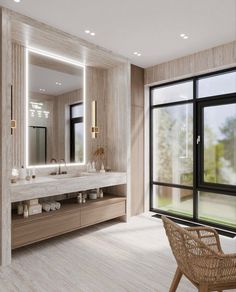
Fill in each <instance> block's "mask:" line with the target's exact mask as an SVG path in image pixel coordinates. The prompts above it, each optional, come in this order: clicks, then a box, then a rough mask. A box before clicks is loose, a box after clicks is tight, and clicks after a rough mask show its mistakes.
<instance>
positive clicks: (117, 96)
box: [104, 63, 131, 220]
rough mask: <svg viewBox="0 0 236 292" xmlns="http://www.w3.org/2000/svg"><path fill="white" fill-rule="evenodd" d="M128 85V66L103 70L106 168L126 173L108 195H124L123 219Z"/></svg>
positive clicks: (128, 149)
mask: <svg viewBox="0 0 236 292" xmlns="http://www.w3.org/2000/svg"><path fill="white" fill-rule="evenodd" d="M130 94H131V86H130V64H129V63H126V64H123V65H119V66H116V67H114V68H112V69H108V70H107V97H106V111H105V112H104V114H105V116H106V121H107V165H108V166H109V167H110V168H111V169H112V171H125V172H126V173H127V184H126V186H118V187H114V188H112V190H111V192H112V193H114V194H118V195H124V196H127V204H126V210H127V212H126V218H125V219H126V220H127V219H128V218H129V216H130V192H131V189H130V176H131V156H130V155H131V96H130Z"/></svg>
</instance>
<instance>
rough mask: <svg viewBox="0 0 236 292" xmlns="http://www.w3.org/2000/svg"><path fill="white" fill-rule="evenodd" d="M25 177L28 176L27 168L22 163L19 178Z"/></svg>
mask: <svg viewBox="0 0 236 292" xmlns="http://www.w3.org/2000/svg"><path fill="white" fill-rule="evenodd" d="M25 177H26V170H25V168H24V166H23V165H22V166H21V168H20V170H19V178H20V179H25Z"/></svg>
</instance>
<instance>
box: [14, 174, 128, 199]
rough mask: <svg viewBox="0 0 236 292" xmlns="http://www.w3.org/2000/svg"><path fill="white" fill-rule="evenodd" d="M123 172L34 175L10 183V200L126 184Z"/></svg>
mask: <svg viewBox="0 0 236 292" xmlns="http://www.w3.org/2000/svg"><path fill="white" fill-rule="evenodd" d="M126 181H127V179H126V173H125V172H105V173H80V174H76V173H69V174H67V175H57V176H53V175H49V176H42V177H36V178H35V179H31V180H30V181H26V180H22V181H18V182H17V183H15V184H11V202H19V201H25V200H30V199H34V198H44V197H49V196H55V195H61V194H67V193H73V192H79V191H86V190H89V189H96V188H104V187H110V186H116V185H122V184H126Z"/></svg>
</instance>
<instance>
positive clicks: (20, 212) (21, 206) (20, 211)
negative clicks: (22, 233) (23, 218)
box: [17, 202, 24, 215]
mask: <svg viewBox="0 0 236 292" xmlns="http://www.w3.org/2000/svg"><path fill="white" fill-rule="evenodd" d="M23 213H24V206H23V204H22V202H20V203H19V204H18V205H17V214H18V215H23Z"/></svg>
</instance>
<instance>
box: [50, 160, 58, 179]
mask: <svg viewBox="0 0 236 292" xmlns="http://www.w3.org/2000/svg"><path fill="white" fill-rule="evenodd" d="M50 162H51V163H57V160H56V159H55V158H52V159H51V161H50ZM56 174H57V171H56V170H53V171H52V172H51V173H50V175H56Z"/></svg>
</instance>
